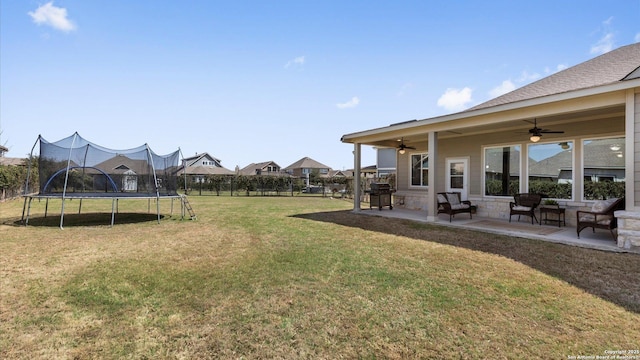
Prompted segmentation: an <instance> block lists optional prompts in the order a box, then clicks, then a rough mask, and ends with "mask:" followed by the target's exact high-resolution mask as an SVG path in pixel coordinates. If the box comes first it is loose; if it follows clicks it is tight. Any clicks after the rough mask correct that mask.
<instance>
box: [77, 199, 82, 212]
mask: <svg viewBox="0 0 640 360" xmlns="http://www.w3.org/2000/svg"><path fill="white" fill-rule="evenodd" d="M80 211H82V198H80V205H79V206H78V214H80Z"/></svg>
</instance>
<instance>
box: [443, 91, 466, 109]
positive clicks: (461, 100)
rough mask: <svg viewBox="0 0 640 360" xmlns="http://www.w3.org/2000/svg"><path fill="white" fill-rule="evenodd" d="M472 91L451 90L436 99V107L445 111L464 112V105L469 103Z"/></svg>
mask: <svg viewBox="0 0 640 360" xmlns="http://www.w3.org/2000/svg"><path fill="white" fill-rule="evenodd" d="M471 93H472V90H471V89H470V88H468V87H465V88H464V89H452V88H449V89H447V91H445V92H444V94H442V96H440V98H439V99H438V106H440V107H443V108H445V109H447V110H448V111H461V110H464V108H465V107H466V104H468V103H470V102H471V101H472V100H471Z"/></svg>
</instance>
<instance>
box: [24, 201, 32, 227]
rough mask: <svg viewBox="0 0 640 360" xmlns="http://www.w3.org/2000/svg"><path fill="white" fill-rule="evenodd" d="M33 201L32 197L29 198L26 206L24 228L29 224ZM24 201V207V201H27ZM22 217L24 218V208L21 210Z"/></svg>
mask: <svg viewBox="0 0 640 360" xmlns="http://www.w3.org/2000/svg"><path fill="white" fill-rule="evenodd" d="M32 200H33V198H32V197H29V204H28V205H27V218H26V219H25V220H24V226H27V224H28V223H29V215H31V201H32ZM24 201H25V205H26V201H27V199H26V198H25V199H24ZM22 214H23V215H22V216H23V217H24V208H23V209H22Z"/></svg>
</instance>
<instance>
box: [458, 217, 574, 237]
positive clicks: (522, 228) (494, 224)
mask: <svg viewBox="0 0 640 360" xmlns="http://www.w3.org/2000/svg"><path fill="white" fill-rule="evenodd" d="M468 225H469V226H474V227H478V228H483V229H491V230H500V231H504V232H520V233H526V234H535V235H550V234H554V233H557V232H560V231H563V230H566V229H565V228H564V227H562V228H559V227H557V226H556V227H552V226H547V225H542V226H540V225H539V224H534V225H532V224H525V223H514V222H511V223H509V222H505V221H495V220H480V221H474V222H471V223H469V224H468Z"/></svg>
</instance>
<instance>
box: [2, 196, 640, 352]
mask: <svg viewBox="0 0 640 360" xmlns="http://www.w3.org/2000/svg"><path fill="white" fill-rule="evenodd" d="M164 201H166V203H165V202H161V208H162V211H163V213H164V214H165V215H166V216H165V217H164V218H163V219H162V221H161V223H160V224H158V223H157V222H156V221H155V215H154V214H151V215H149V214H146V211H147V206H148V204H147V202H146V201H140V200H126V201H121V202H120V212H121V213H120V214H118V215H117V216H116V225H115V226H114V227H113V228H110V227H109V226H108V224H109V222H110V211H111V202H110V201H106V202H105V201H99V200H91V201H85V202H84V203H83V205H82V209H83V212H93V214H87V215H81V216H78V215H77V214H73V212H74V209H75V212H77V208H78V207H77V206H78V202H77V200H74V201H71V202H68V203H67V207H66V209H67V210H66V211H67V214H68V215H66V216H65V229H64V230H60V229H59V228H58V227H57V226H58V223H59V217H56V216H53V215H52V213H53V212H55V211H59V209H60V203H59V202H58V203H55V202H52V203H50V205H49V217H47V218H46V219H45V218H43V217H42V215H43V214H44V202H42V203H37V202H36V201H34V205H33V209H32V219H31V220H30V226H28V227H24V226H18V225H16V222H17V221H18V220H19V219H20V215H21V213H22V201H10V202H5V203H0V291H1V292H0V358H2V359H34V358H35V359H56V358H60V359H97V358H104V359H119V358H135V359H148V358H153V359H163V358H181V359H195V358H246V359H252V358H286V359H291V358H308V359H318V358H325V359H327V358H328V359H333V358H370V359H373V358H391V359H394V358H398V359H399V358H429V359H431V358H440V359H448V358H456V359H458V358H463V359H476V358H492V359H500V358H505V359H523V358H544V359H567V358H569V357H570V356H581V355H583V356H596V355H602V356H604V355H606V354H607V351H614V350H625V351H626V350H636V351H637V350H638V349H640V345H639V344H640V340H639V339H640V256H639V255H634V254H614V253H607V252H601V251H595V250H587V249H580V248H575V247H568V246H563V245H558V244H552V243H544V242H540V241H533V240H531V241H530V240H525V239H519V238H510V237H506V236H497V235H490V234H485V233H478V232H472V231H463V230H455V229H450V228H446V227H437V226H432V225H427V224H423V223H416V222H411V221H406V220H400V219H384V218H380V217H372V216H363V215H355V214H353V213H351V212H350V209H351V206H352V204H351V203H349V202H347V201H343V200H333V199H329V198H311V197H229V196H222V197H215V196H207V197H197V196H193V197H190V201H191V204H192V205H193V207H194V210H195V211H196V213H197V214H198V220H197V221H190V220H184V221H183V220H180V218H179V216H177V215H176V214H178V213H179V208H177V207H176V208H175V209H174V216H169V202H168V200H164ZM176 205H177V204H176ZM151 209H152V211H154V210H155V205H153V204H152V205H151ZM127 212H132V213H127ZM133 212H139V213H140V214H134V213H133ZM80 225H83V226H80ZM627 354H630V353H627ZM637 355H639V356H640V354H637Z"/></svg>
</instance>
